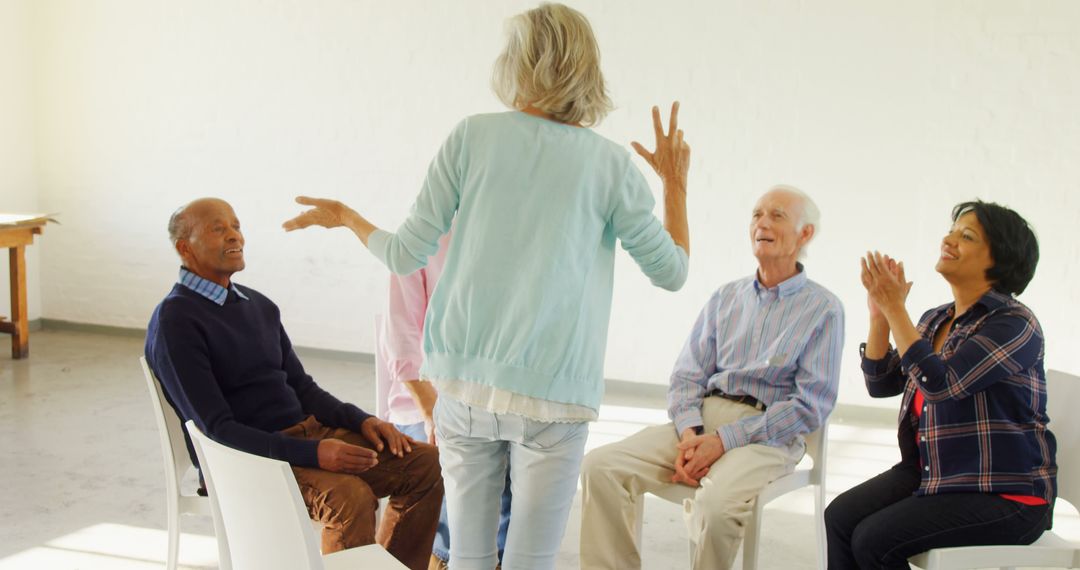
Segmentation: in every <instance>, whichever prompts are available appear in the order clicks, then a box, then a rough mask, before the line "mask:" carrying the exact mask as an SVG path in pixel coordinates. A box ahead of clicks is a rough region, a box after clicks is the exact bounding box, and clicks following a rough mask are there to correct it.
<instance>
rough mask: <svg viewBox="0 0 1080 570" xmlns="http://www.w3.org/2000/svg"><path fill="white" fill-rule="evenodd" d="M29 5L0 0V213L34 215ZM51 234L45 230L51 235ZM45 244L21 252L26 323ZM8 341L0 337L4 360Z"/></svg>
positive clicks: (5, 295)
mask: <svg viewBox="0 0 1080 570" xmlns="http://www.w3.org/2000/svg"><path fill="white" fill-rule="evenodd" d="M31 22H32V18H31V3H30V0H0V211H3V212H21V213H30V212H36V211H38V207H39V206H38V189H37V184H36V180H35V173H34V171H35V168H34V159H35V153H34V139H35V132H34V116H33V110H34V105H33V96H34V73H33V67H32V63H33V59H32V39H31V30H30V25H31ZM51 232H52V228H51V227H50V228H46V233H51ZM43 242H44V240H43V239H42V237H41V236H39V237H38V238H37V239H36V241H35V245H34V246H32V247H30V248H28V249H27V250H26V265H27V272H26V273H27V275H26V281H27V302H28V304H29V307H28V309H29V310H28V313H29V317H30V318H31V319H37V318H40V317H41V288H40V285H39V281H40V280H39V274H40V270H41V262H40V255H39V254H40V253H41V250H42V248H43V247H44V245H43ZM0 254H2V255H0V315H4V316H6V317H8V318H9V319H10V318H11V309H10V301H9V300H10V298H11V296H10V295H11V291H10V288H9V286H8V284H9V275H10V273H9V271H8V250H6V249H4V250H0ZM9 338H10V337H8V335H0V354H4V355H5V356H4V357H5V358H7V356H6V355H7V354H9V353H8V349H7V346H8V340H9Z"/></svg>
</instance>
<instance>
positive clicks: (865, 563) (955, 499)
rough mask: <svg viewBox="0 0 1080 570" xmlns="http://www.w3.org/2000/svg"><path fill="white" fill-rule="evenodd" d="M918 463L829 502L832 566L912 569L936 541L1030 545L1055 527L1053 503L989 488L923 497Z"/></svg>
mask: <svg viewBox="0 0 1080 570" xmlns="http://www.w3.org/2000/svg"><path fill="white" fill-rule="evenodd" d="M919 481H920V475H919V472H918V470H916V469H914V468H912V467H910V466H901V465H897V466H896V467H893V468H892V469H890V470H888V471H886V472H884V473H882V474H881V475H878V476H877V477H874V478H873V479H871V480H869V481H867V482H865V483H863V484H861V485H859V486H857V487H855V488H853V489H851V490H849V491H847V492H845V493H843V494H841V495H840V496H839V497H837V498H836V499H834V500H833V502H832V503H830V504H829V507H828V508H827V509H825V531H826V533H827V536H828V539H829V568H830V570H845V569H847V568H864V569H868V568H875V569H876V568H888V569H892V568H905V569H906V568H910V566H908V563H907V559H908V557H909V556H914V555H916V554H919V553H921V552H926V551H927V550H930V549H932V548H943V547H949V546H977V545H986V544H1031V543H1032V542H1035V540H1036V539H1038V538H1039V535H1041V534H1042V533H1043V531H1044V530H1046V529H1047V528H1048V527H1049V526H1050V517H1051V515H1050V512H1051V511H1050V507H1049V506H1048V505H1038V506H1028V505H1023V504H1021V503H1017V502H1015V501H1010V500H1008V499H1003V498H1001V497H999V496H997V495H992V494H987V493H946V494H941V495H928V496H924V497H916V496H914V495H912V493H914V492H915V490H916V489H917V488H918V487H919Z"/></svg>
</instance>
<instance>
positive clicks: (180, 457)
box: [139, 356, 230, 570]
mask: <svg viewBox="0 0 1080 570" xmlns="http://www.w3.org/2000/svg"><path fill="white" fill-rule="evenodd" d="M139 362H140V363H141V364H142V369H143V374H144V375H145V376H146V386H147V388H149V392H150V403H151V404H153V406H154V420H155V421H156V422H157V427H158V436H159V437H160V439H161V455H162V456H163V457H164V459H165V507H166V511H167V512H168V519H169V520H168V524H169V551H168V556H167V557H166V559H165V567H166V568H167V569H168V570H176V565H177V558H178V556H179V553H180V517H181V516H183V515H201V516H207V517H208V516H211V514H210V499H209V498H207V497H204V496H202V495H199V494H198V489H199V474H198V471H197V470H196V469H195V466H194V465H192V464H191V456H189V455H188V450H187V445H186V444H185V443H184V431H183V430H184V428H183V426H182V425H180V418H179V417H177V415H176V412H175V411H174V410H173V409H172V406H170V405H169V403H168V402H167V401H166V400H165V395H164V393H163V392H162V391H161V383H160V382H158V381H157V379H156V378H155V377H154V373H153V371H151V370H150V366H149V365H147V363H146V357H144V356H140V357H139ZM215 530H218V531H219V530H220V529H216V527H215ZM217 535H218V556H219V557H220V559H221V566H220V568H222V569H223V570H228V569H229V568H230V567H229V545H228V543H227V542H226V541H225V539H224V535H223V534H222V533H221V532H220V531H219V532H217Z"/></svg>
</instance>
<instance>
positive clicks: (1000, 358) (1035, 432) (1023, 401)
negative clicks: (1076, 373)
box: [862, 291, 1057, 504]
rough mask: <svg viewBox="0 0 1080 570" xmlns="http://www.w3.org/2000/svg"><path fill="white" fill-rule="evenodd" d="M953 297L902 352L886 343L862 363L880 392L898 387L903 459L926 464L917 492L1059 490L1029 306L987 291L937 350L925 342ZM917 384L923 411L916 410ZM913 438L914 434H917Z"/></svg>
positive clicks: (927, 317)
mask: <svg viewBox="0 0 1080 570" xmlns="http://www.w3.org/2000/svg"><path fill="white" fill-rule="evenodd" d="M953 310H954V309H953V304H952V303H950V304H948V305H942V306H940V307H938V308H936V309H931V310H930V311H927V312H926V314H924V315H923V316H922V319H920V320H919V325H918V331H919V334H920V335H921V336H922V338H921V339H920V340H918V341H917V342H915V344H913V345H911V347H910V348H909V349H908V350H907V352H906V353H905V354H904V356H903V358H901V357H900V356H899V355H898V354H897V352H896V350H895V349H891V350H890V351H889V353H888V354H887V355H886V356H885V358H883V359H881V360H870V359H868V358H866V356H865V354H864V355H863V359H862V369H863V373H864V374H865V376H866V387H867V389H868V390H869V391H870V395H871V396H873V397H876V398H883V397H888V396H895V395H897V394H900V393H901V392H903V394H904V397H903V400H902V404H901V406H900V419H899V424H900V426H899V434H898V439H899V441H900V455H901V463H902V464H908V465H912V466H915V467H916V468H919V469H922V483H921V484H920V486H919V489H918V490H917V491H916V493H915V494H916V495H934V494H939V493H1008V494H1017V495H1032V496H1036V497H1042V498H1043V499H1046V501H1047V502H1049V503H1051V504H1052V503H1053V501H1054V497H1055V496H1056V494H1057V489H1056V482H1055V479H1056V477H1057V465H1056V464H1055V462H1054V453H1055V450H1056V449H1057V444H1056V442H1055V440H1054V435H1053V434H1052V433H1051V432H1050V430H1049V429H1047V423H1048V422H1049V418H1047V417H1046V374H1045V372H1044V370H1043V333H1042V328H1041V327H1040V326H1039V321H1038V320H1036V319H1035V315H1033V314H1032V313H1031V310H1030V309H1028V308H1027V307H1026V306H1024V305H1023V304H1022V303H1020V302H1019V301H1017V300H1015V299H1013V298H1012V297H1010V296H1008V295H1004V294H1001V293H998V292H996V291H990V292H988V293H986V294H985V295H983V296H982V297H981V298H980V299H979V300H978V301H977V302H976V303H975V304H974V305H973V306H972V307H971V308H970V309H969V310H968V311H967V312H966V313H964V314H963V315H960V317H958V318H957V319H956V320H955V321H954V322H953V324H952V326H951V328H950V330H949V332H948V336H947V337H946V338H945V344H944V345H942V347H941V354H936V353H934V349H933V345H932V344H931V343H932V341H933V339H934V337H935V335H936V334H937V332H938V330H939V329H940V327H941V326H942V325H944V324H945V323H946V322H948V321H949V320H950V319H952V317H953ZM916 390H919V391H920V392H922V394H923V398H924V399H925V403H924V406H923V410H922V415H921V417H916V415H915V414H914V413H912V410H911V406H912V404H913V402H914V400H915V391H916ZM916 438H917V439H916Z"/></svg>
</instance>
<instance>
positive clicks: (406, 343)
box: [385, 269, 428, 382]
mask: <svg viewBox="0 0 1080 570" xmlns="http://www.w3.org/2000/svg"><path fill="white" fill-rule="evenodd" d="M427 304H428V283H427V271H426V270H424V269H420V270H418V271H414V272H412V273H410V274H409V275H395V274H393V273H391V274H390V299H389V305H388V308H387V315H386V333H385V334H386V365H387V368H389V371H390V377H391V380H393V381H394V382H405V381H408V380H416V379H418V378H419V374H420V364H421V363H422V362H423V361H424V351H423V348H422V346H423V339H422V334H423V330H424V313H425V312H426V311H427Z"/></svg>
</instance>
